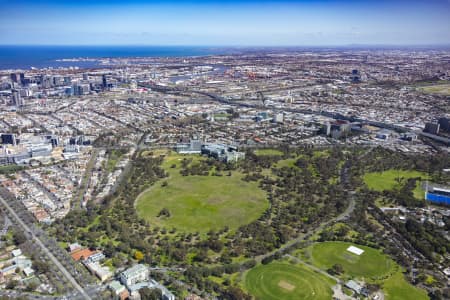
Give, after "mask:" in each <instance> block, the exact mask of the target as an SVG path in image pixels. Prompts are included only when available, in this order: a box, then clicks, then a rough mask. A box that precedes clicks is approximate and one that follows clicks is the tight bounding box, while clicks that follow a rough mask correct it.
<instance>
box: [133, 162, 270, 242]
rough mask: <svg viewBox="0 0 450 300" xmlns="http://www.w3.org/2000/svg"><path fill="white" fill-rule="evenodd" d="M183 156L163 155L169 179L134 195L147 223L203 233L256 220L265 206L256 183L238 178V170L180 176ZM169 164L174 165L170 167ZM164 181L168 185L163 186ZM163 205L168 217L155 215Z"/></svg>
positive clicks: (267, 203) (233, 227)
mask: <svg viewBox="0 0 450 300" xmlns="http://www.w3.org/2000/svg"><path fill="white" fill-rule="evenodd" d="M184 157H186V156H181V155H177V154H170V155H168V156H166V158H165V160H164V162H163V168H164V169H165V170H166V171H167V172H168V173H169V174H170V175H169V178H166V179H164V180H162V181H159V182H157V183H156V184H155V185H154V186H152V187H150V188H149V189H147V190H146V191H144V192H143V193H141V195H139V197H138V198H137V200H136V209H137V211H138V213H139V215H140V216H142V217H143V218H144V219H146V220H148V221H149V222H150V224H152V225H154V226H155V225H156V226H160V227H165V228H167V229H171V228H176V229H177V230H179V231H183V232H197V231H198V232H200V233H206V232H208V231H209V230H219V229H222V228H224V227H225V226H228V227H229V229H230V230H235V229H237V228H238V227H239V226H241V225H244V224H248V223H250V222H251V221H253V220H256V219H257V218H258V217H259V216H260V215H261V214H262V213H263V212H264V211H265V210H266V209H267V207H268V205H269V202H268V201H267V196H266V193H265V192H264V191H263V190H261V189H259V187H258V185H257V183H255V182H245V181H243V180H241V178H242V177H243V175H242V174H241V173H239V172H232V175H231V176H226V175H224V176H221V177H218V176H182V175H181V174H180V169H181V160H182V159H183V158H184ZM189 158H193V159H194V161H195V160H199V159H202V158H201V157H200V156H189ZM172 165H176V167H175V168H171V166H172ZM163 181H166V182H167V186H165V187H163V186H162V184H161V183H162V182H163ZM163 208H167V209H168V210H169V212H170V217H166V216H164V217H158V214H159V212H160V211H161V210H162V209H163Z"/></svg>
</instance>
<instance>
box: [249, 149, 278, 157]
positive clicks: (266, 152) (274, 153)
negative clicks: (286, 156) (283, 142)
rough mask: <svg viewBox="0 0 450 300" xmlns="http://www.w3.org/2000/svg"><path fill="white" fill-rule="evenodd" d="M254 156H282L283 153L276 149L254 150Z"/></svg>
mask: <svg viewBox="0 0 450 300" xmlns="http://www.w3.org/2000/svg"><path fill="white" fill-rule="evenodd" d="M255 154H256V155H258V156H269V155H270V156H282V155H283V152H281V151H280V150H276V149H256V150H255Z"/></svg>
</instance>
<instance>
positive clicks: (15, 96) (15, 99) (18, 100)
mask: <svg viewBox="0 0 450 300" xmlns="http://www.w3.org/2000/svg"><path fill="white" fill-rule="evenodd" d="M11 102H12V105H15V106H23V105H24V104H25V103H24V101H23V100H22V97H20V93H19V91H18V90H11Z"/></svg>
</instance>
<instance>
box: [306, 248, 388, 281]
mask: <svg viewBox="0 0 450 300" xmlns="http://www.w3.org/2000/svg"><path fill="white" fill-rule="evenodd" d="M351 245H354V244H352V243H346V242H323V243H316V244H314V245H312V246H311V256H312V262H313V264H314V265H316V266H318V267H319V268H321V269H324V270H326V269H329V268H331V267H332V266H333V265H334V264H340V265H342V267H343V269H344V272H345V275H350V276H355V277H364V278H377V277H382V276H384V275H387V274H389V273H390V272H391V271H392V269H393V268H394V266H395V263H394V261H392V260H391V259H390V258H389V257H387V256H386V255H384V254H383V253H381V251H379V250H377V249H373V248H370V247H366V246H360V245H354V246H356V247H358V248H360V249H362V250H364V252H363V253H362V254H361V255H356V254H353V253H351V252H349V251H347V248H348V247H349V246H351Z"/></svg>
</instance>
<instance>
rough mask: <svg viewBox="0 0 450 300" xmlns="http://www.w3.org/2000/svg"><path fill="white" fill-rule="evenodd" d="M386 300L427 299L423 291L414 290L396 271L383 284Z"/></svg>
mask: <svg viewBox="0 0 450 300" xmlns="http://www.w3.org/2000/svg"><path fill="white" fill-rule="evenodd" d="M383 291H384V293H385V296H386V300H426V299H429V298H428V295H427V293H426V292H425V291H424V290H421V289H419V288H416V287H415V286H413V285H411V284H410V283H409V282H407V281H406V280H405V277H404V276H403V274H402V273H401V272H400V271H398V272H396V273H395V274H394V275H392V276H391V277H390V278H389V279H388V280H386V281H385V282H384V284H383Z"/></svg>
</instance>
